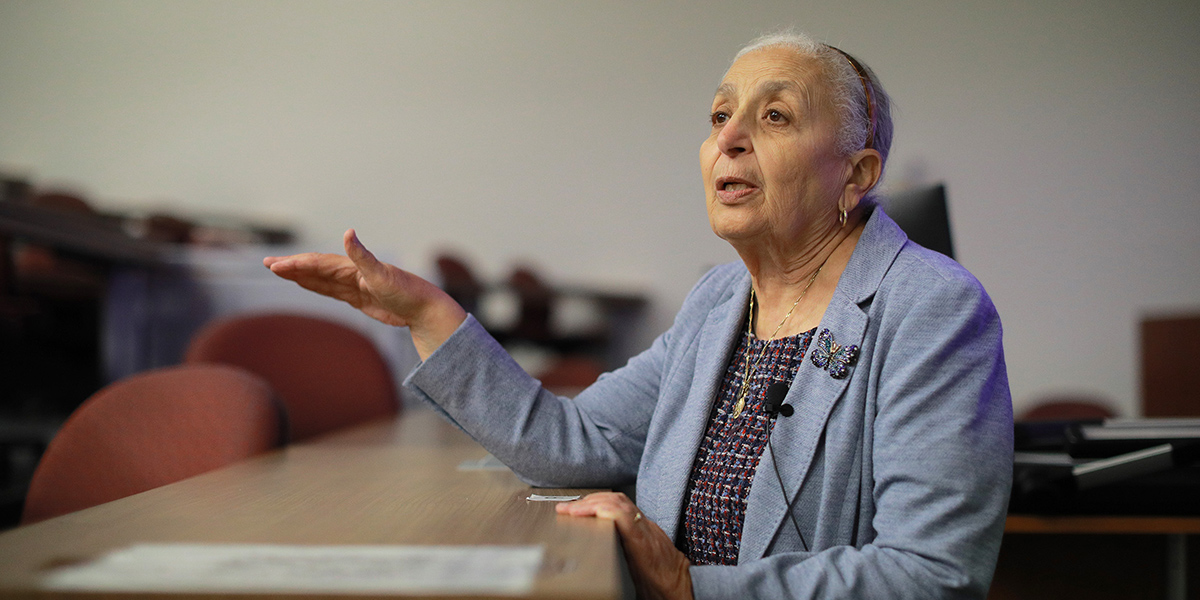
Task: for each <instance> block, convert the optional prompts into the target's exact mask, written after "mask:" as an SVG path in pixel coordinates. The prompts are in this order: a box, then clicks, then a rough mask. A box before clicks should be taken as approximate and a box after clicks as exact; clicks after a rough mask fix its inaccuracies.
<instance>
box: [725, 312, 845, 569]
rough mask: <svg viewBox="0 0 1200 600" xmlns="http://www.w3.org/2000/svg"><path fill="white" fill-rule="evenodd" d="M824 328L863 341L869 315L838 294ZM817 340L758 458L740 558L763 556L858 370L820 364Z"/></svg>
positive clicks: (839, 338) (840, 340)
mask: <svg viewBox="0 0 1200 600" xmlns="http://www.w3.org/2000/svg"><path fill="white" fill-rule="evenodd" d="M822 329H828V330H829V331H830V332H831V333H832V334H833V336H834V339H835V340H837V342H838V343H839V344H842V345H847V344H861V343H862V338H863V334H864V333H865V332H866V329H867V317H866V315H865V314H863V312H862V311H861V310H859V308H858V306H857V305H855V304H854V303H853V302H850V301H849V299H847V298H845V297H844V296H843V297H835V299H834V302H831V303H830V305H829V308H827V309H826V311H825V318H824V319H823V320H822V321H821V325H820V326H819V327H818V328H817V331H818V332H820V331H821V330H822ZM815 345H816V337H815V336H814V338H813V341H812V342H811V343H810V344H809V347H808V350H807V351H806V352H805V354H804V363H803V364H802V365H801V366H800V368H799V370H798V371H797V372H796V378H795V379H794V380H793V381H792V387H791V389H790V390H788V394H787V398H786V402H787V403H788V404H791V405H792V407H793V408H795V413H794V414H793V415H792V416H790V417H783V416H780V417H776V418H775V428H774V430H773V431H772V432H771V448H772V450H773V452H772V451H764V452H763V454H762V458H760V459H759V462H758V469H757V471H756V472H755V475H754V483H752V484H751V486H750V496H749V497H748V498H747V501H746V516H745V520H744V521H743V525H742V547H741V550H740V551H739V558H740V559H741V560H743V561H745V560H753V559H756V558H761V557H762V556H763V555H764V554H765V552H766V550H767V546H768V545H769V544H770V542H771V540H772V539H774V537H775V530H776V528H777V527H778V526H779V524H780V523H782V522H783V521H784V519H787V518H788V517H787V505H788V504H790V503H791V501H792V500H793V499H794V498H795V497H796V495H797V494H799V492H800V485H801V484H802V483H803V482H804V479H805V477H806V476H807V475H808V471H809V469H810V468H811V467H812V461H813V457H814V456H816V453H817V445H818V444H819V443H820V441H821V433H822V432H823V431H824V430H825V425H826V423H827V422H828V420H829V413H830V411H832V410H833V407H834V405H835V404H836V403H837V402H838V400H839V399H841V397H842V395H843V394H844V393H845V392H846V388H847V387H848V386H849V385H850V380H851V379H853V378H854V377H855V375H856V372H855V370H856V368H857V367H853V366H852V367H850V373H849V374H848V375H847V376H846V377H844V378H842V379H835V378H834V377H833V376H831V375H830V374H829V372H828V371H827V370H825V369H820V368H818V367H817V366H816V365H814V364H813V363H812V358H811V357H812V351H813V347H814V346H815ZM864 376H865V373H864ZM776 454H777V455H776ZM772 461H774V463H773V462H772ZM776 467H778V469H779V478H778V479H777V478H776V477H775V469H776ZM779 480H782V482H783V488H780V487H779V484H780V481H779ZM793 508H794V507H793Z"/></svg>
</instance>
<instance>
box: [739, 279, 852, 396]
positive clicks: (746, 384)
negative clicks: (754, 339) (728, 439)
mask: <svg viewBox="0 0 1200 600" xmlns="http://www.w3.org/2000/svg"><path fill="white" fill-rule="evenodd" d="M825 260H826V261H827V260H829V259H828V258H826V259H825ZM824 268H825V262H824V261H822V262H821V266H819V267H817V270H816V271H814V272H813V274H812V277H809V278H808V284H807V285H805V286H804V289H803V290H802V291H801V292H800V297H798V298H796V301H795V302H793V303H792V307H791V308H789V309H788V311H787V314H786V315H783V320H782V321H780V322H779V325H778V326H776V327H775V331H774V332H772V333H771V337H769V338H767V340H766V341H770V340H772V339H774V338H775V335H776V334H778V333H779V330H780V329H783V324H784V323H787V321H788V319H789V318H791V316H792V311H794V310H796V306H797V305H799V304H800V301H801V300H803V299H804V296H805V294H807V293H808V288H810V287H812V284H813V282H814V281H816V280H817V275H820V274H821V269H824ZM746 335H747V336H752V335H754V286H750V318H749V323H747V324H746ZM766 354H767V345H766V344H765V343H764V344H763V347H762V350H761V351H759V353H758V358H755V359H754V363H753V364H751V363H750V361H749V360H747V361H746V371H745V373H743V374H742V385H741V386H740V389H738V399H737V403H736V404H734V405H733V418H734V419H736V418H738V417H740V416H742V410H743V409H745V408H746V394H747V392H749V391H750V372H751V371H752V370H753V371H757V370H758V363H759V361H761V360H762V357H763V356H765V355H766Z"/></svg>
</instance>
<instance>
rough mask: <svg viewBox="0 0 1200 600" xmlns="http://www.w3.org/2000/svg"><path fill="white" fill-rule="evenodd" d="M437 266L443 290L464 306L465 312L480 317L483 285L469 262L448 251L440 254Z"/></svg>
mask: <svg viewBox="0 0 1200 600" xmlns="http://www.w3.org/2000/svg"><path fill="white" fill-rule="evenodd" d="M436 264H437V271H438V278H439V279H441V287H442V290H444V291H445V292H446V293H447V294H450V297H451V298H454V301H455V302H458V303H459V304H460V305H462V307H463V310H465V311H467V312H469V313H474V314H476V315H478V314H479V299H480V297H481V296H483V284H481V283H479V280H478V279H477V278H476V277H475V273H474V271H472V269H471V267H470V266H468V265H467V261H466V260H464V259H463V258H461V257H459V256H457V255H455V254H453V253H451V252H448V251H447V252H442V253H440V254H438V256H437V260H436Z"/></svg>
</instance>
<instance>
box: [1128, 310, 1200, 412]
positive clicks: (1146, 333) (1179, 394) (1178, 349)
mask: <svg viewBox="0 0 1200 600" xmlns="http://www.w3.org/2000/svg"><path fill="white" fill-rule="evenodd" d="M1141 338H1142V340H1141V342H1142V414H1143V415H1145V416H1147V417H1200V315H1195V314H1193V315H1179V316H1169V317H1155V318H1146V319H1142V323H1141Z"/></svg>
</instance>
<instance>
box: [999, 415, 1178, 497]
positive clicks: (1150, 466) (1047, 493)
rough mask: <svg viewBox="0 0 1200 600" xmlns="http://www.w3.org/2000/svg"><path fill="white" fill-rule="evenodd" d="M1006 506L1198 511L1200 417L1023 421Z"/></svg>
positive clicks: (1016, 437)
mask: <svg viewBox="0 0 1200 600" xmlns="http://www.w3.org/2000/svg"><path fill="white" fill-rule="evenodd" d="M1014 433H1015V434H1016V435H1015V440H1016V453H1015V454H1014V457H1013V489H1012V498H1011V502H1010V507H1009V510H1010V511H1011V512H1017V513H1038V514H1093V515H1094V514H1108V515H1200V419H1108V420H1105V421H1057V422H1039V423H1018V424H1017V425H1016V429H1015V431H1014Z"/></svg>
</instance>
